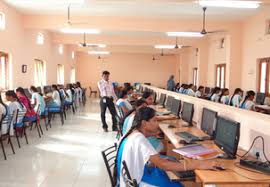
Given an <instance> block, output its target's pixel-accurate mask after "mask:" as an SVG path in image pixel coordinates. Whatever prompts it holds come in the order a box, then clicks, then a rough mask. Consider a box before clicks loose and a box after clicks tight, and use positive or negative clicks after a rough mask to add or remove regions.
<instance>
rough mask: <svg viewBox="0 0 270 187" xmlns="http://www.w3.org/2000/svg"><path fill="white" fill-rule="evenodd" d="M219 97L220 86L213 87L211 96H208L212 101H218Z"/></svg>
mask: <svg viewBox="0 0 270 187" xmlns="http://www.w3.org/2000/svg"><path fill="white" fill-rule="evenodd" d="M219 98H220V88H219V87H215V88H214V90H213V92H212V94H211V96H210V100H211V101H214V102H218V101H219Z"/></svg>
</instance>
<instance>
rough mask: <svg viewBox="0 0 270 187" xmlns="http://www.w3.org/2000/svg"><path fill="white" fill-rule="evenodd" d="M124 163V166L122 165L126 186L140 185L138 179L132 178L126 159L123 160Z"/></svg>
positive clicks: (135, 186) (136, 186) (134, 186)
mask: <svg viewBox="0 0 270 187" xmlns="http://www.w3.org/2000/svg"><path fill="white" fill-rule="evenodd" d="M122 164H123V167H122V170H121V172H122V176H123V179H124V182H125V184H126V186H127V187H138V183H137V181H136V179H132V178H131V176H130V173H129V170H128V167H127V164H126V162H125V161H124V160H123V161H122Z"/></svg>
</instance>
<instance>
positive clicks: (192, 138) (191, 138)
mask: <svg viewBox="0 0 270 187" xmlns="http://www.w3.org/2000/svg"><path fill="white" fill-rule="evenodd" d="M175 134H176V135H178V136H180V137H181V138H183V139H184V140H186V141H187V142H195V141H201V140H202V139H201V138H199V137H198V136H194V135H193V134H191V133H189V132H186V131H184V132H176V133H175Z"/></svg>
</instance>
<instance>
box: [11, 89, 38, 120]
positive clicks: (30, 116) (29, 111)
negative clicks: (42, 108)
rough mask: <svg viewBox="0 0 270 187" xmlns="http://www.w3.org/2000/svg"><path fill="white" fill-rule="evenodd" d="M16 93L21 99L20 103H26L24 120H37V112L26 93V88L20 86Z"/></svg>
mask: <svg viewBox="0 0 270 187" xmlns="http://www.w3.org/2000/svg"><path fill="white" fill-rule="evenodd" d="M16 95H17V97H18V98H19V100H20V103H22V104H23V105H24V107H25V108H26V113H25V116H24V121H26V122H31V121H35V120H37V113H36V112H35V110H34V108H33V107H32V105H31V102H30V100H29V99H28V97H27V96H26V95H25V93H24V89H23V88H22V87H19V88H17V89H16Z"/></svg>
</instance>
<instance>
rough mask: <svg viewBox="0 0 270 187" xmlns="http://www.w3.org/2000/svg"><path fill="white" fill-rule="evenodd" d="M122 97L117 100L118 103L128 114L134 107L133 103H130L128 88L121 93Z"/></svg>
mask: <svg viewBox="0 0 270 187" xmlns="http://www.w3.org/2000/svg"><path fill="white" fill-rule="evenodd" d="M119 96H120V98H119V99H118V100H117V101H116V105H117V106H118V107H120V108H121V109H122V111H123V112H124V114H125V115H126V114H128V112H129V111H131V110H132V109H133V107H132V105H131V104H130V103H129V101H128V100H127V99H128V95H127V91H126V90H122V91H121V93H120V95H119Z"/></svg>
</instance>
